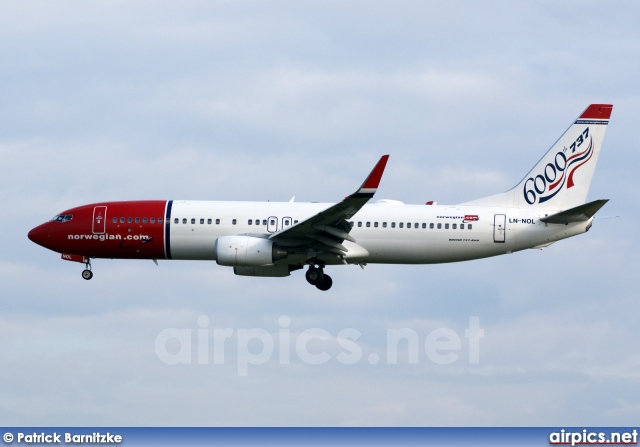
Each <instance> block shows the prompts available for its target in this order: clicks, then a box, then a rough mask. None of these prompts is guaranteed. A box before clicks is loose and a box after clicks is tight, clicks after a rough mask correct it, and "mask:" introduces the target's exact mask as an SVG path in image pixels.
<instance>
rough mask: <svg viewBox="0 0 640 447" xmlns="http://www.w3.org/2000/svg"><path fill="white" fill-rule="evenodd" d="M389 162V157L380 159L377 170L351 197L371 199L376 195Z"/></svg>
mask: <svg viewBox="0 0 640 447" xmlns="http://www.w3.org/2000/svg"><path fill="white" fill-rule="evenodd" d="M387 160H389V156H388V155H383V156H382V157H380V160H379V161H378V164H376V166H375V168H373V170H372V171H371V173H370V174H369V176H368V177H367V179H366V180H365V181H364V183H363V184H362V186H361V187H360V189H358V191H356V193H355V194H352V195H350V196H349V197H352V198H354V197H367V198H369V199H370V198H371V197H373V195H374V194H375V192H376V191H377V189H378V185H379V184H380V180H381V179H382V173H383V172H384V168H385V167H386V166H387Z"/></svg>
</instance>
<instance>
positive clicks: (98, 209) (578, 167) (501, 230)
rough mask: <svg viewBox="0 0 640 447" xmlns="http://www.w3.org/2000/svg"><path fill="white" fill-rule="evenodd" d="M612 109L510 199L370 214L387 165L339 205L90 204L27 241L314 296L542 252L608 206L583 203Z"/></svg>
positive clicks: (583, 125) (585, 125)
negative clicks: (274, 280)
mask: <svg viewBox="0 0 640 447" xmlns="http://www.w3.org/2000/svg"><path fill="white" fill-rule="evenodd" d="M612 109H613V106H612V105H610V104H592V105H590V106H589V107H587V108H586V110H585V111H584V112H583V113H582V114H581V115H580V116H579V117H578V118H577V119H576V120H575V121H574V122H573V124H572V125H571V126H570V127H569V128H568V129H567V130H566V131H565V133H564V134H563V135H562V136H561V137H560V138H559V139H558V140H557V141H556V143H555V144H553V145H552V147H551V149H549V150H548V151H547V152H546V154H545V155H544V156H543V157H542V158H541V159H540V161H539V162H538V163H536V164H535V166H534V167H533V168H532V169H531V170H530V171H529V173H528V174H527V175H525V176H524V178H523V179H522V180H521V181H520V182H519V183H518V184H517V185H516V186H514V187H513V188H511V189H510V190H508V191H506V192H503V193H500V194H496V195H492V196H489V197H484V198H481V199H477V200H472V201H470V202H465V203H461V204H458V205H437V203H433V202H427V203H426V204H425V205H405V204H404V203H402V202H400V201H397V200H384V199H383V200H378V201H376V202H374V203H371V204H369V203H368V202H369V201H370V200H371V199H372V198H373V196H374V194H375V193H376V191H377V189H378V185H379V184H380V180H381V178H382V174H383V172H384V169H385V166H386V164H387V160H388V159H389V156H388V155H384V156H382V157H381V158H380V160H379V161H378V162H377V164H376V165H375V167H374V168H373V170H372V171H371V173H370V174H369V175H368V176H367V178H366V179H365V181H364V183H362V186H360V188H359V189H358V190H357V191H355V192H354V193H353V194H350V195H349V196H347V197H346V198H345V199H343V200H342V201H341V202H338V203H335V204H332V203H302V202H295V201H293V199H292V200H291V201H289V202H225V201H192V200H142V201H118V202H103V203H92V204H89V205H84V206H79V207H76V208H72V209H69V210H66V211H63V212H62V213H59V214H57V215H56V216H55V217H54V218H53V219H51V220H50V221H48V222H46V223H44V224H42V225H39V226H37V227H35V228H34V229H32V230H31V231H30V232H29V234H28V237H29V239H30V240H31V241H33V242H35V243H36V244H39V245H41V246H43V247H45V248H48V249H50V250H53V251H56V252H58V253H61V254H62V259H64V260H67V261H75V262H79V263H83V264H85V270H84V271H83V272H82V277H83V278H84V279H86V280H89V279H91V278H92V277H93V272H92V270H91V259H96V258H112V259H150V260H153V261H154V262H155V263H156V264H158V260H159V259H163V260H171V259H174V260H178V259H182V260H215V261H216V262H217V263H218V264H219V265H221V266H226V267H233V271H234V273H235V274H236V275H242V276H262V277H285V276H289V275H290V274H291V272H294V271H296V270H300V269H303V268H305V267H306V268H307V270H306V273H305V277H306V280H307V281H308V282H309V283H310V284H311V285H313V286H315V287H316V288H318V289H319V290H323V291H324V290H329V289H330V288H331V286H332V284H333V280H332V279H331V277H330V276H329V275H328V274H326V273H325V272H324V270H325V268H326V267H327V266H331V267H333V266H337V265H360V266H361V267H362V268H364V266H365V265H367V264H374V263H377V264H435V263H446V262H458V261H468V260H473V259H480V258H486V257H490V256H497V255H502V254H507V253H513V252H516V251H520V250H524V249H529V248H536V249H542V248H544V247H547V246H549V245H551V244H553V243H554V242H556V241H559V240H561V239H565V238H568V237H572V236H576V235H578V234H582V233H585V232H587V231H588V230H589V229H590V228H591V226H592V224H593V220H594V216H595V214H596V212H597V211H598V210H599V209H600V208H602V207H603V206H604V205H605V203H606V202H607V201H608V199H606V200H594V201H591V202H588V203H587V202H586V198H587V193H588V191H589V186H590V184H591V179H592V177H593V173H594V170H595V166H596V162H597V160H598V156H599V154H600V148H601V146H602V141H603V139H604V134H605V130H606V128H607V125H608V123H609V118H610V116H611V111H612Z"/></svg>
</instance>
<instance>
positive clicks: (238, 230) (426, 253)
mask: <svg viewBox="0 0 640 447" xmlns="http://www.w3.org/2000/svg"><path fill="white" fill-rule="evenodd" d="M331 205H332V204H329V203H295V202H213V201H180V200H175V201H174V202H173V210H172V213H171V221H170V225H169V227H170V228H169V231H170V249H171V258H172V259H195V260H215V259H216V256H215V241H216V239H217V238H219V237H221V236H229V235H241V234H247V235H249V234H252V235H261V236H263V235H269V234H273V233H276V232H277V231H280V230H282V229H284V228H287V227H289V226H291V225H293V224H295V223H297V222H298V221H300V222H301V221H303V220H305V219H307V218H309V217H311V216H314V215H316V214H318V213H320V212H321V211H323V210H325V209H327V208H328V207H330V206H331ZM552 213H553V212H552V211H549V210H546V211H540V210H532V211H528V210H524V209H519V208H502V207H500V208H497V207H481V206H455V205H452V206H440V205H404V204H399V203H398V204H388V203H381V204H375V203H374V204H368V205H365V206H364V207H362V209H360V210H359V211H358V213H357V214H355V215H354V216H353V217H352V218H351V219H350V222H352V225H353V228H352V230H351V232H350V233H349V234H350V235H351V236H352V237H353V238H354V239H355V240H356V242H355V243H356V244H357V246H359V247H362V248H364V249H365V250H366V251H365V252H364V254H363V252H362V251H359V250H357V249H355V250H354V246H353V245H351V244H346V246H347V248H350V247H351V248H350V252H352V255H350V253H349V252H348V253H347V255H346V257H345V259H346V260H347V261H348V262H349V263H385V264H433V263H443V262H457V261H466V260H471V259H478V258H484V257H489V256H496V255H501V254H505V253H511V252H515V251H519V250H523V249H526V248H534V247H540V246H545V245H548V244H550V243H553V242H555V241H558V240H560V239H565V238H567V237H571V236H575V235H577V234H580V233H584V232H585V231H587V230H588V229H589V227H590V226H591V222H592V219H589V220H588V221H585V222H579V223H571V224H568V225H562V224H545V223H544V222H541V221H540V218H541V217H544V216H545V215H548V214H552ZM176 222H177V223H176ZM256 222H258V224H256ZM357 246H356V248H358V247H357ZM366 252H368V255H366ZM288 261H289V262H290V261H291V259H289V260H288ZM301 261H302V262H304V259H301ZM330 263H342V262H341V261H339V260H336V261H335V262H330Z"/></svg>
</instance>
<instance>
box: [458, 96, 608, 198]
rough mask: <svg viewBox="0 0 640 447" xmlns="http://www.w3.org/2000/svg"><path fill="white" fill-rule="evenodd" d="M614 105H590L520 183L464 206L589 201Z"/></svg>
mask: <svg viewBox="0 0 640 447" xmlns="http://www.w3.org/2000/svg"><path fill="white" fill-rule="evenodd" d="M612 109H613V106H612V105H610V104H591V105H590V106H589V107H587V109H586V110H585V111H584V112H583V113H582V115H580V117H579V118H578V119H577V120H576V121H575V122H574V123H573V124H572V125H571V126H570V127H569V128H568V129H567V131H566V132H565V133H564V134H563V135H562V136H561V137H560V139H558V141H556V143H555V144H554V145H553V146H552V147H551V149H549V151H548V152H547V153H546V154H545V155H544V157H542V159H541V160H540V161H539V162H538V163H537V164H536V165H535V166H534V168H533V169H532V170H531V171H529V173H528V174H527V175H526V176H525V177H524V179H522V181H521V182H520V183H518V185H516V186H515V187H513V188H512V189H510V190H509V191H507V192H503V193H502V194H496V195H494V196H489V197H485V198H482V199H478V200H473V201H471V202H466V203H464V204H463V205H479V206H505V207H515V208H539V209H546V210H566V209H569V208H573V207H576V206H578V205H582V204H583V203H585V201H586V200H587V193H588V192H589V185H590V184H591V178H592V177H593V171H594V170H595V167H596V162H597V161H598V156H599V155H600V148H601V147H602V140H603V139H604V133H605V131H606V130H607V124H609V117H610V116H611V110H612Z"/></svg>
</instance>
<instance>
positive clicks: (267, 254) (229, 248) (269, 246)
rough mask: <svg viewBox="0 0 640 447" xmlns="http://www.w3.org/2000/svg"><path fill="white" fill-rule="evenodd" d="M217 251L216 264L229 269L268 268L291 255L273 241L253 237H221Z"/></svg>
mask: <svg viewBox="0 0 640 447" xmlns="http://www.w3.org/2000/svg"><path fill="white" fill-rule="evenodd" d="M215 250H216V262H217V263H218V264H220V265H225V266H228V267H260V266H268V265H273V263H274V262H276V261H279V260H280V259H284V258H286V257H287V256H288V255H289V254H288V252H287V250H286V249H284V248H282V247H278V246H277V245H276V244H274V243H273V241H270V240H269V239H263V238H260V237H253V236H223V237H219V238H218V239H217V240H216V249H215Z"/></svg>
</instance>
